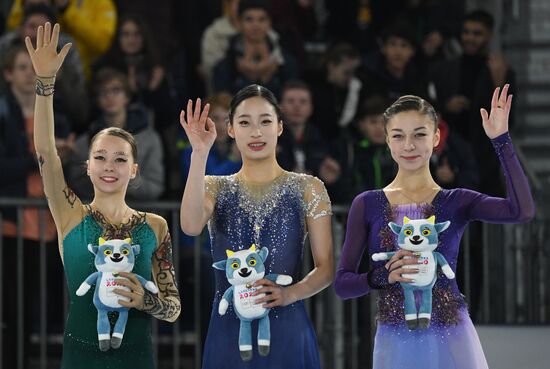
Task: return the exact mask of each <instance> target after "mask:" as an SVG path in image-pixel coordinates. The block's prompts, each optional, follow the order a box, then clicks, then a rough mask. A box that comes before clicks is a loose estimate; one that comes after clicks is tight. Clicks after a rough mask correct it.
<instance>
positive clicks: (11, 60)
mask: <svg viewBox="0 0 550 369" xmlns="http://www.w3.org/2000/svg"><path fill="white" fill-rule="evenodd" d="M20 53H25V54H27V55H29V54H28V52H27V49H26V48H25V46H23V45H22V44H15V45H14V46H12V47H10V48H9V49H8V51H6V55H4V56H3V58H2V70H3V71H10V72H11V71H13V67H14V66H15V59H16V58H17V55H19V54H20Z"/></svg>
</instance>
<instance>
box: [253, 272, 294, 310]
mask: <svg viewBox="0 0 550 369" xmlns="http://www.w3.org/2000/svg"><path fill="white" fill-rule="evenodd" d="M253 287H261V288H258V289H257V290H256V291H255V292H254V293H253V294H252V296H257V295H260V294H262V293H265V296H263V297H260V298H258V299H256V300H255V301H254V302H255V303H256V305H262V307H264V308H273V307H275V306H286V305H288V304H290V302H291V301H290V298H289V294H288V289H287V288H286V287H283V286H281V285H278V284H277V283H275V282H273V281H270V280H269V279H260V280H259V281H256V282H255V283H254V284H253Z"/></svg>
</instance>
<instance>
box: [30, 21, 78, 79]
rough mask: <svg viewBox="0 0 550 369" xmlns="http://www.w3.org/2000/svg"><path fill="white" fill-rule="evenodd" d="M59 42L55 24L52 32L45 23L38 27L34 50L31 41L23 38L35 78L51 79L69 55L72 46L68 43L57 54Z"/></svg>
mask: <svg viewBox="0 0 550 369" xmlns="http://www.w3.org/2000/svg"><path fill="white" fill-rule="evenodd" d="M58 41H59V24H57V23H56V24H55V26H54V27H53V32H52V25H51V24H50V23H49V22H47V23H46V24H45V25H44V27H42V26H39V27H38V32H37V34H36V48H34V47H33V45H32V42H31V39H30V38H29V37H26V38H25V45H26V46H27V51H28V52H29V55H30V57H31V61H32V65H33V67H34V72H35V73H36V76H37V77H53V76H55V74H56V73H57V71H58V70H59V68H60V67H61V64H63V60H65V57H66V56H67V54H68V53H69V50H70V49H71V46H72V44H71V43H68V44H66V45H65V46H63V48H62V49H61V51H60V52H59V53H58V52H57V43H58Z"/></svg>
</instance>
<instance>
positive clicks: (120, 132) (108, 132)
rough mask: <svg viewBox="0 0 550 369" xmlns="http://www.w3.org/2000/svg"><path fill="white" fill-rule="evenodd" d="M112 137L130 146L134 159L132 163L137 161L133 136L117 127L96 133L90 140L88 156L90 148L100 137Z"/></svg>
mask: <svg viewBox="0 0 550 369" xmlns="http://www.w3.org/2000/svg"><path fill="white" fill-rule="evenodd" d="M104 135H107V136H114V137H118V138H121V139H123V140H124V141H126V142H128V143H129V144H130V147H131V149H132V157H133V158H134V162H136V161H137V157H138V156H137V155H138V152H137V144H136V139H135V138H134V136H133V135H132V134H131V133H130V132H128V131H126V130H125V129H122V128H118V127H109V128H105V129H102V130H101V131H99V132H97V133H96V134H95V135H94V137H92V139H91V140H90V148H89V149H88V155H90V152H91V151H92V146H93V145H94V142H95V141H96V140H97V139H98V138H99V137H100V136H104Z"/></svg>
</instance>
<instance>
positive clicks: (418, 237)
mask: <svg viewBox="0 0 550 369" xmlns="http://www.w3.org/2000/svg"><path fill="white" fill-rule="evenodd" d="M412 239H413V240H415V241H418V240H419V239H420V236H418V235H416V236H413V237H412Z"/></svg>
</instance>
